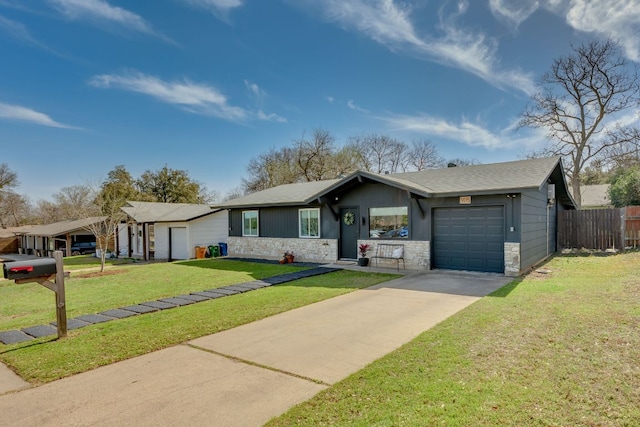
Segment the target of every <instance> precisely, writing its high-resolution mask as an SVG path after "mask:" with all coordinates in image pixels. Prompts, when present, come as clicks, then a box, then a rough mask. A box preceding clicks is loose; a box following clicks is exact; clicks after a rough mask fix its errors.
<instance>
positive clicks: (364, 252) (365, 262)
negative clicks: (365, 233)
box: [358, 243, 371, 267]
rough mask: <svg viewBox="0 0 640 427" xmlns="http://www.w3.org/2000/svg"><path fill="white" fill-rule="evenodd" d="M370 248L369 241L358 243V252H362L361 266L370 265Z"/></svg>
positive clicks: (359, 259) (359, 261) (359, 260)
mask: <svg viewBox="0 0 640 427" xmlns="http://www.w3.org/2000/svg"><path fill="white" fill-rule="evenodd" d="M370 248H371V245H370V244H368V243H360V245H358V253H360V258H358V265H359V266H361V267H366V266H367V265H369V258H367V253H368V252H369V249H370Z"/></svg>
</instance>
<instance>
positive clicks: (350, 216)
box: [342, 212, 356, 225]
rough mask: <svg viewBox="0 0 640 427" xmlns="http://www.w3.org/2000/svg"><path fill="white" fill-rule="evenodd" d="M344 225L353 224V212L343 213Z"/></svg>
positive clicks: (354, 217) (354, 218) (354, 219)
mask: <svg viewBox="0 0 640 427" xmlns="http://www.w3.org/2000/svg"><path fill="white" fill-rule="evenodd" d="M342 220H343V221H344V223H345V224H346V225H353V223H354V222H356V216H355V215H354V214H353V212H347V213H346V214H344V218H343V219H342Z"/></svg>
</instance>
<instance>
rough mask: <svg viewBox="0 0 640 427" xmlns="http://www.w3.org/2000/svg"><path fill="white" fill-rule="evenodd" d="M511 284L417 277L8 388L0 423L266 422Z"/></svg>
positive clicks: (494, 279)
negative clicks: (24, 387)
mask: <svg viewBox="0 0 640 427" xmlns="http://www.w3.org/2000/svg"><path fill="white" fill-rule="evenodd" d="M511 280H512V278H507V277H503V276H499V275H488V274H469V273H456V272H442V271H431V272H425V273H417V274H411V275H408V276H405V277H403V278H400V279H397V280H393V281H390V282H387V283H384V284H381V285H378V286H374V287H371V288H368V289H364V290H359V291H356V292H352V293H350V294H347V295H343V296H340V297H336V298H332V299H330V300H326V301H322V302H319V303H316V304H312V305H309V306H306V307H302V308H299V309H296V310H292V311H289V312H286V313H282V314H279V315H276V316H273V317H270V318H267V319H263V320H260V321H257V322H254V323H251V324H247V325H244V326H240V327H238V328H234V329H231V330H228V331H224V332H221V333H218V334H214V335H209V336H206V337H202V338H199V339H196V340H193V341H191V342H189V343H186V344H184V345H178V346H174V347H171V348H168V349H165V350H161V351H158V352H154V353H151V354H148V355H145V356H141V357H137V358H134V359H130V360H127V361H124V362H120V363H116V364H113V365H110V366H106V367H103V368H98V369H95V370H93V371H90V372H86V373H83V374H79V375H76V376H73V377H69V378H65V379H62V380H59V381H56V382H53V383H49V384H46V385H44V386H41V387H37V388H31V389H27V390H23V391H19V392H16V393H13V394H5V395H3V396H0V413H1V414H2V416H0V425H18V424H19V425H22V426H31V425H33V426H35V425H38V426H42V425H62V424H64V425H89V424H90V425H158V424H162V425H186V424H189V425H224V426H259V425H263V424H264V423H265V422H267V421H268V420H269V419H270V418H272V417H274V416H277V415H279V414H281V413H282V412H284V411H286V410H287V409H288V408H290V407H291V406H293V405H295V404H297V403H300V402H303V401H305V400H307V399H309V398H310V397H312V396H313V395H315V394H316V393H318V392H319V391H321V390H323V389H324V388H326V387H328V386H329V385H331V384H334V383H335V382H337V381H340V380H341V379H343V378H345V377H347V376H348V375H350V374H352V373H354V372H356V371H358V370H360V369H361V368H363V367H364V366H366V365H367V364H369V363H371V362H373V361H374V360H376V359H378V358H380V357H382V356H384V355H385V354H387V353H389V352H391V351H393V350H394V349H396V348H398V347H399V346H401V345H402V344H405V343H406V342H409V341H411V340H412V339H413V338H415V337H416V336H417V335H419V334H420V333H422V332H423V331H425V330H427V329H429V328H431V327H432V326H433V325H435V324H436V323H438V322H440V321H442V320H444V319H446V318H447V317H449V316H451V315H452V314H454V313H456V312H457V311H459V310H461V309H463V308H464V307H466V306H468V305H469V304H471V303H473V302H474V301H476V300H478V299H479V298H480V297H482V296H483V295H486V294H488V293H490V292H493V291H494V290H496V289H498V288H500V287H502V286H503V285H505V284H506V283H509V282H510V281H511Z"/></svg>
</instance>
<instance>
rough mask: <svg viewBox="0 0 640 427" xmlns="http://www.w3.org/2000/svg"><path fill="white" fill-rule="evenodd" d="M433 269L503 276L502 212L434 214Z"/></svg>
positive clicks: (440, 211)
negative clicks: (483, 272)
mask: <svg viewBox="0 0 640 427" xmlns="http://www.w3.org/2000/svg"><path fill="white" fill-rule="evenodd" d="M432 253H433V260H432V261H433V267H434V268H444V269H450V270H469V271H486V272H493V273H503V272H504V208H503V207H502V206H479V207H464V208H458V207H456V208H438V209H434V211H433V252H432Z"/></svg>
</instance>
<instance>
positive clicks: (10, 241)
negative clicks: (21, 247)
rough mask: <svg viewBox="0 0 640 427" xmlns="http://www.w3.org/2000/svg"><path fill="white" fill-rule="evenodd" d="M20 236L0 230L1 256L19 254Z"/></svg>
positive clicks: (4, 229) (6, 230)
mask: <svg viewBox="0 0 640 427" xmlns="http://www.w3.org/2000/svg"><path fill="white" fill-rule="evenodd" d="M18 242H19V239H18V236H16V235H15V233H13V232H12V231H11V230H8V229H6V228H0V254H16V253H18Z"/></svg>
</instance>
